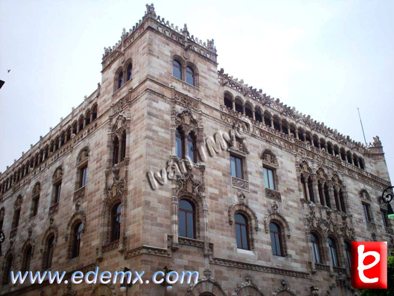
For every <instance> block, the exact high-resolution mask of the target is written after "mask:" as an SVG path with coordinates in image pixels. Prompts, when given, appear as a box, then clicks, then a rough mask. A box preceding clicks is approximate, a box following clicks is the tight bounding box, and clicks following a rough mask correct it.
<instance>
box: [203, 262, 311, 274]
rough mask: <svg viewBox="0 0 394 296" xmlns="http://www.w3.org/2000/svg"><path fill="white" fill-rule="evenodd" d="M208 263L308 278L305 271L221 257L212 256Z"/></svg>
mask: <svg viewBox="0 0 394 296" xmlns="http://www.w3.org/2000/svg"><path fill="white" fill-rule="evenodd" d="M210 263H211V264H215V265H220V266H225V267H234V268H239V269H246V270H253V271H259V272H264V273H272V274H280V275H284V276H291V277H297V278H304V279H309V278H310V275H309V273H307V272H302V271H295V270H288V269H282V268H275V267H271V266H265V265H257V264H251V263H245V262H239V261H233V260H228V259H222V258H212V259H211V260H210Z"/></svg>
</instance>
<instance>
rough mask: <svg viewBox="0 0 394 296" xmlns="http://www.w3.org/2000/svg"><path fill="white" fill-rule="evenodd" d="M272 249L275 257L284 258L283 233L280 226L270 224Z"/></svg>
mask: <svg viewBox="0 0 394 296" xmlns="http://www.w3.org/2000/svg"><path fill="white" fill-rule="evenodd" d="M270 236H271V249H272V254H273V255H274V256H283V244H282V231H281V228H280V226H279V225H278V224H276V223H274V222H271V223H270Z"/></svg>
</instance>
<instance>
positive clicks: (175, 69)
mask: <svg viewBox="0 0 394 296" xmlns="http://www.w3.org/2000/svg"><path fill="white" fill-rule="evenodd" d="M172 75H173V76H174V77H175V78H178V79H180V80H182V65H181V63H180V62H178V61H177V60H173V61H172Z"/></svg>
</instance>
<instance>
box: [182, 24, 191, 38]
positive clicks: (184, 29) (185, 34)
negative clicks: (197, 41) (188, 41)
mask: <svg viewBox="0 0 394 296" xmlns="http://www.w3.org/2000/svg"><path fill="white" fill-rule="evenodd" d="M182 34H183V35H184V36H185V37H189V35H190V34H189V30H188V29H187V25H186V24H185V25H184V26H183V29H182Z"/></svg>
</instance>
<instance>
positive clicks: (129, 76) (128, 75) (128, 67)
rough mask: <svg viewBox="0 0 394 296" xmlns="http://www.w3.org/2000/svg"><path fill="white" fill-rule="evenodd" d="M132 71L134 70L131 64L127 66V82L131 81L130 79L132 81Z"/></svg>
mask: <svg viewBox="0 0 394 296" xmlns="http://www.w3.org/2000/svg"><path fill="white" fill-rule="evenodd" d="M132 69H133V66H132V64H131V63H130V64H128V66H127V80H130V79H131V73H132Z"/></svg>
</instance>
